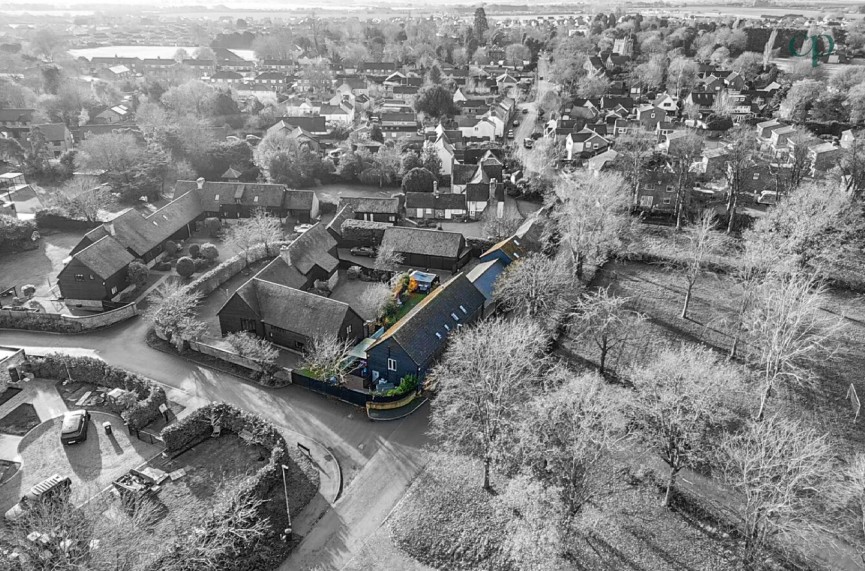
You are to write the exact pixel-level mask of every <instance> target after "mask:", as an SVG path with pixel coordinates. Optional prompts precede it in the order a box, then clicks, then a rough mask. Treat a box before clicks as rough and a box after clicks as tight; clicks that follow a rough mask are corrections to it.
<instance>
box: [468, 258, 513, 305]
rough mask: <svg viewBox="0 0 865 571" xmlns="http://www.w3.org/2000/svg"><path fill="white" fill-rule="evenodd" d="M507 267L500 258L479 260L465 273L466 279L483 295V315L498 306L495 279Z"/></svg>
mask: <svg viewBox="0 0 865 571" xmlns="http://www.w3.org/2000/svg"><path fill="white" fill-rule="evenodd" d="M505 269H507V267H506V266H505V264H503V263H502V262H501V261H500V260H489V261H486V262H481V263H479V264H478V265H476V266H475V267H474V268H472V269H471V270H469V272H468V273H467V274H466V277H467V278H468V280H469V281H470V282H471V283H472V285H473V286H475V288H477V290H478V291H479V292H481V294H483V296H484V309H483V317H488V316H490V315H492V314H493V313H494V312H495V310H496V307H497V306H498V300H497V299H496V295H495V288H496V281H497V280H498V279H499V277H500V276H501V275H502V274H503V273H504V272H505Z"/></svg>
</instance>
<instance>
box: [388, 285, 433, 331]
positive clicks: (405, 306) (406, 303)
mask: <svg viewBox="0 0 865 571" xmlns="http://www.w3.org/2000/svg"><path fill="white" fill-rule="evenodd" d="M426 296H427V294H425V293H410V294H408V297H407V298H404V299H403V302H402V305H401V306H400V308H399V311H397V312H396V314H395V315H394V316H393V317H391V318H389V319H387V321H386V322H387V326H388V327H390V326H391V325H393V324H394V323H396V322H397V321H399V320H400V319H402V318H403V317H405V316H406V314H408V312H409V311H411V310H412V308H414V306H416V305H417V304H419V303H420V302H421V300H422V299H423V298H425V297H426Z"/></svg>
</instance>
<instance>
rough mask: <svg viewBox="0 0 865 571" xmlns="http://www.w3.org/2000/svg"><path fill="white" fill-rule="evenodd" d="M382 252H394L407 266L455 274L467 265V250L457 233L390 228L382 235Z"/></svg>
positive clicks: (468, 252) (462, 238)
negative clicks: (384, 250)
mask: <svg viewBox="0 0 865 571" xmlns="http://www.w3.org/2000/svg"><path fill="white" fill-rule="evenodd" d="M381 247H382V248H393V251H394V252H396V253H398V254H400V255H401V256H402V257H403V260H404V263H405V264H406V265H409V266H415V267H417V268H425V269H430V268H431V269H437V270H448V271H450V272H456V271H457V270H458V269H459V268H461V267H462V266H463V265H465V263H466V262H468V258H469V254H470V250H469V249H467V248H466V244H465V238H464V237H463V235H462V234H460V233H459V232H443V231H441V230H428V229H424V228H409V227H402V226H393V227H391V228H388V229H387V230H385V232H384V238H383V239H382V244H381Z"/></svg>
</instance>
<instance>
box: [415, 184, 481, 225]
mask: <svg viewBox="0 0 865 571" xmlns="http://www.w3.org/2000/svg"><path fill="white" fill-rule="evenodd" d="M466 209H467V206H466V195H465V194H454V193H442V192H439V191H438V190H436V191H435V192H407V193H406V195H405V212H406V217H408V218H412V219H427V220H430V219H433V220H453V219H454V218H455V217H459V216H465V215H466Z"/></svg>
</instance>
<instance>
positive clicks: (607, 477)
mask: <svg viewBox="0 0 865 571" xmlns="http://www.w3.org/2000/svg"><path fill="white" fill-rule="evenodd" d="M560 374H562V376H564V377H565V380H564V383H563V384H562V385H561V386H559V387H557V388H555V389H553V390H551V391H549V392H547V393H545V394H543V395H541V396H540V397H538V398H535V399H533V400H532V401H531V402H530V403H529V404H528V406H527V407H526V409H525V412H524V419H523V420H522V421H521V422H520V423H519V425H518V426H519V429H520V431H519V436H518V439H517V440H518V442H519V447H520V453H519V457H520V461H521V463H522V464H524V465H527V466H529V467H531V468H532V470H533V473H534V474H535V476H536V477H537V478H538V479H539V480H541V481H542V482H544V483H545V484H547V485H549V486H554V487H556V488H558V489H560V491H561V494H562V501H563V503H564V506H565V508H566V512H567V514H568V515H569V516H572V517H573V516H576V515H577V514H579V513H580V511H581V510H582V508H583V506H584V505H585V504H586V503H587V502H590V501H592V499H594V498H595V497H597V496H598V495H599V494H601V493H603V492H604V491H605V490H606V489H607V488H608V486H609V484H610V481H611V477H612V476H613V474H614V473H615V470H613V469H611V465H610V464H611V454H612V453H613V452H615V451H616V450H618V449H619V446H620V444H621V442H622V441H623V439H624V438H625V436H626V435H627V429H626V426H627V422H628V420H627V418H626V416H625V403H626V402H628V400H629V395H628V393H627V391H626V390H625V389H620V388H616V387H613V386H610V385H609V384H607V383H606V382H605V381H604V380H603V378H602V377H601V376H600V375H598V374H595V373H584V374H580V375H578V374H575V373H571V372H570V371H561V372H560Z"/></svg>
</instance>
